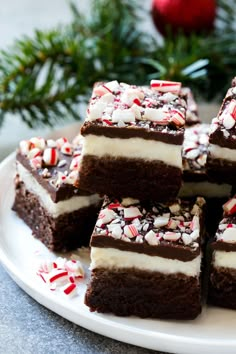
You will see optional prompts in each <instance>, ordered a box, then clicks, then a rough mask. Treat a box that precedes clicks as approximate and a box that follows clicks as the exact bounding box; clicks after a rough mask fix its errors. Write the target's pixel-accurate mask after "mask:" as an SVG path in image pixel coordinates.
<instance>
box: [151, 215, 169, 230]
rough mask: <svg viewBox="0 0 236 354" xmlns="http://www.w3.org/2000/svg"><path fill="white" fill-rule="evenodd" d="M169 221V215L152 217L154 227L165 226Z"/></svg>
mask: <svg viewBox="0 0 236 354" xmlns="http://www.w3.org/2000/svg"><path fill="white" fill-rule="evenodd" d="M168 222H169V217H166V216H158V217H156V218H155V219H154V227H157V228H159V227H162V226H166V225H167V224H168Z"/></svg>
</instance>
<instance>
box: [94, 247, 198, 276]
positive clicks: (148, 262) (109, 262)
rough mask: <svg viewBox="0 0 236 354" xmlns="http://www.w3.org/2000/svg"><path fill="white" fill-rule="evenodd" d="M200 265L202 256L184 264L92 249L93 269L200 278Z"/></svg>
mask: <svg viewBox="0 0 236 354" xmlns="http://www.w3.org/2000/svg"><path fill="white" fill-rule="evenodd" d="M200 265H201V256H200V255H199V256H197V257H196V258H194V259H193V260H192V261H190V262H182V261H180V260H178V259H167V258H162V257H158V256H149V255H147V254H140V253H136V252H130V251H120V250H118V249H114V248H100V247H92V249H91V265H90V268H91V269H95V268H108V269H114V268H116V269H119V268H136V269H140V270H147V271H150V272H160V273H164V274H175V273H182V274H185V275H187V276H198V275H199V273H200Z"/></svg>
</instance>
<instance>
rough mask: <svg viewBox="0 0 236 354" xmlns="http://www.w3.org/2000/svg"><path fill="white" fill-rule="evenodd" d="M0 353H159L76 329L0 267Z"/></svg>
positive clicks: (77, 327)
mask: <svg viewBox="0 0 236 354" xmlns="http://www.w3.org/2000/svg"><path fill="white" fill-rule="evenodd" d="M0 284H1V285H0V354H45V353H47V354H51V353H60V354H63V353H66V354H74V353H76V354H84V353H86V354H90V353H91V354H92V353H112V354H113V353H114V354H118V353H129V354H152V353H159V354H161V353H160V352H155V351H151V350H147V349H144V348H138V347H135V346H132V345H128V344H125V343H121V342H118V341H115V340H112V339H110V338H106V337H103V336H101V335H98V334H96V333H93V332H90V331H88V330H86V329H84V328H82V327H79V326H77V325H75V324H73V323H71V322H69V321H67V320H66V319H64V318H62V317H60V316H58V315H57V314H55V313H53V312H52V311H50V310H48V309H47V308H45V307H43V306H41V305H40V304H38V303H37V302H36V301H35V300H33V299H32V298H31V297H30V296H28V295H27V294H26V293H25V292H24V291H23V290H21V288H19V287H18V285H16V284H15V283H14V281H13V280H12V279H11V278H10V276H9V275H8V274H7V273H6V271H5V270H4V268H3V267H2V266H1V265H0Z"/></svg>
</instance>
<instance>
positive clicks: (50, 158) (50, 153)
mask: <svg viewBox="0 0 236 354" xmlns="http://www.w3.org/2000/svg"><path fill="white" fill-rule="evenodd" d="M57 161H58V152H57V149H55V148H46V149H45V150H44V152H43V162H44V164H45V165H46V166H56V164H57Z"/></svg>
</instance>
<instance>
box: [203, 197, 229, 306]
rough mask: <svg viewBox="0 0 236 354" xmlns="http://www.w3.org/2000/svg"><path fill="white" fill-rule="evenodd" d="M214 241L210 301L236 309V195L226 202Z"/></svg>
mask: <svg viewBox="0 0 236 354" xmlns="http://www.w3.org/2000/svg"><path fill="white" fill-rule="evenodd" d="M223 208H224V218H223V219H222V220H221V221H220V223H219V226H218V230H217V232H216V235H215V238H214V240H213V242H212V243H211V244H210V246H211V249H212V252H213V253H212V263H211V270H210V279H209V292H208V302H209V303H211V304H214V305H217V306H220V307H228V308H232V309H236V197H234V198H232V199H230V200H229V201H228V202H227V203H225V204H224V206H223Z"/></svg>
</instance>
